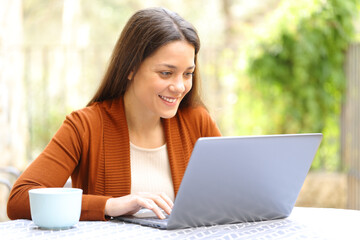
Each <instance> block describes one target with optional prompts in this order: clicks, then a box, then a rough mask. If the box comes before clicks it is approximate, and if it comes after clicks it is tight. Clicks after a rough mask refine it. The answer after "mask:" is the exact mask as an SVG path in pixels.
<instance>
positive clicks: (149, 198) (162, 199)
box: [105, 192, 174, 219]
mask: <svg viewBox="0 0 360 240" xmlns="http://www.w3.org/2000/svg"><path fill="white" fill-rule="evenodd" d="M173 206H174V203H173V202H172V201H171V199H170V198H169V197H168V196H167V195H166V194H165V193H159V194H156V193H148V192H141V193H137V194H130V195H126V196H123V197H118V198H110V199H108V200H107V202H106V205H105V215H106V216H110V217H116V216H121V215H132V214H134V213H136V212H137V211H139V210H140V209H141V208H147V209H149V210H152V211H153V212H154V213H155V214H156V216H157V217H158V218H160V219H164V218H165V216H164V214H163V213H162V211H161V209H163V210H164V211H165V212H166V213H167V214H170V213H171V209H172V207H173Z"/></svg>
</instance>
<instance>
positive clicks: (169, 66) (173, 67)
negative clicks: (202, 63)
mask: <svg viewBox="0 0 360 240" xmlns="http://www.w3.org/2000/svg"><path fill="white" fill-rule="evenodd" d="M156 66H165V67H168V68H171V69H177V67H176V66H174V65H171V64H166V63H162V64H158V65H156ZM194 68H195V64H194V65H192V66H190V67H188V68H187V70H189V69H194Z"/></svg>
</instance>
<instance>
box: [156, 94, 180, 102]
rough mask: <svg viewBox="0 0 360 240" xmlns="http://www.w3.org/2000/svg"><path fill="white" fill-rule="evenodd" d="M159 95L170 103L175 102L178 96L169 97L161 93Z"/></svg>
mask: <svg viewBox="0 0 360 240" xmlns="http://www.w3.org/2000/svg"><path fill="white" fill-rule="evenodd" d="M159 97H160V98H161V99H162V100H164V101H166V102H168V103H174V102H176V98H169V97H164V96H161V95H159Z"/></svg>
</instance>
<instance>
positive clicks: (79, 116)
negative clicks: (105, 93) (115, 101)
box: [64, 103, 102, 131]
mask: <svg viewBox="0 0 360 240" xmlns="http://www.w3.org/2000/svg"><path fill="white" fill-rule="evenodd" d="M101 104H102V103H94V104H92V105H91V106H88V107H85V108H82V109H78V110H75V111H73V112H71V113H70V114H69V115H67V116H66V119H65V122H64V123H67V124H70V125H71V126H73V127H75V128H76V129H77V130H78V131H86V129H89V128H101V125H102V116H101V110H100V106H101Z"/></svg>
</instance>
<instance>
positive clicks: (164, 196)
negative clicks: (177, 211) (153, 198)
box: [160, 193, 174, 209]
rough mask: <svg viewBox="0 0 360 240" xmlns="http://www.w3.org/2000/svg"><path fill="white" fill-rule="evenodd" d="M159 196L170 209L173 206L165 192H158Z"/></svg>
mask: <svg viewBox="0 0 360 240" xmlns="http://www.w3.org/2000/svg"><path fill="white" fill-rule="evenodd" d="M160 196H161V197H162V198H163V199H164V200H165V202H166V203H167V204H168V205H169V206H170V208H171V209H172V208H173V207H174V203H173V201H172V200H171V198H170V197H169V196H168V195H167V194H166V193H160Z"/></svg>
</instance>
